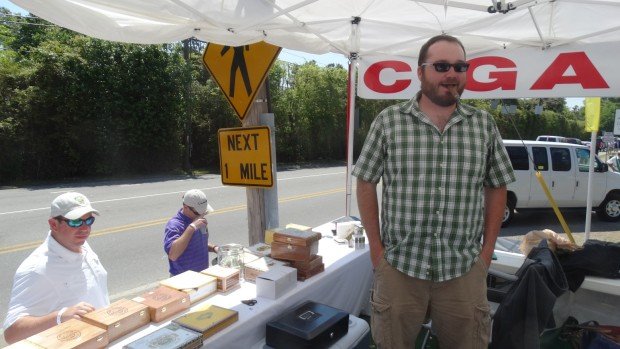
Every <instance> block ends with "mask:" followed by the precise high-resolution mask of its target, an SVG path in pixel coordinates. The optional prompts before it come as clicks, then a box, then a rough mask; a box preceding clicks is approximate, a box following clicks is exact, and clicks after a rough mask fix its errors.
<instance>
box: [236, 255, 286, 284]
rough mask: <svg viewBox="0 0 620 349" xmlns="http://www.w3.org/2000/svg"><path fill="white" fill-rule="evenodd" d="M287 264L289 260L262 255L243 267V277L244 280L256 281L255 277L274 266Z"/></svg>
mask: <svg viewBox="0 0 620 349" xmlns="http://www.w3.org/2000/svg"><path fill="white" fill-rule="evenodd" d="M278 265H281V266H288V265H289V262H286V261H279V260H276V259H273V258H269V257H262V258H259V259H257V260H255V261H254V262H251V263H248V264H246V265H245V267H244V269H243V277H244V279H245V281H250V282H256V277H257V276H258V275H260V274H261V273H264V272H266V271H268V270H269V269H271V268H272V267H274V266H278Z"/></svg>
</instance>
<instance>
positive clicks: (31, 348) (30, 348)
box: [4, 339, 43, 349]
mask: <svg viewBox="0 0 620 349" xmlns="http://www.w3.org/2000/svg"><path fill="white" fill-rule="evenodd" d="M42 348H43V347H42V346H40V345H36V344H34V343H32V342H29V341H28V340H26V339H22V340H21V341H19V342H15V343H13V344H11V345H8V346H6V347H4V349H42Z"/></svg>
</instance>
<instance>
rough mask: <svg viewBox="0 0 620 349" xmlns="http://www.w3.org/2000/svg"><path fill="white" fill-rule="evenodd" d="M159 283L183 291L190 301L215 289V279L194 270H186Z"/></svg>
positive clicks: (199, 298)
mask: <svg viewBox="0 0 620 349" xmlns="http://www.w3.org/2000/svg"><path fill="white" fill-rule="evenodd" d="M159 284H160V285H162V286H166V287H170V288H173V289H175V290H178V291H182V292H185V293H186V294H188V295H189V300H190V302H191V303H195V302H197V301H199V300H201V299H203V298H205V297H207V296H209V295H211V294H213V293H215V292H216V291H217V279H216V278H214V277H213V276H209V275H205V274H202V273H199V272H196V271H192V270H188V271H186V272H183V273H181V274H179V275H175V276H173V277H171V278H168V279H165V280H162V281H160V282H159Z"/></svg>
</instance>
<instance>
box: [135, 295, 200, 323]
mask: <svg viewBox="0 0 620 349" xmlns="http://www.w3.org/2000/svg"><path fill="white" fill-rule="evenodd" d="M133 301H135V302H138V303H142V304H144V305H146V306H147V307H149V314H150V316H151V321H153V322H160V321H163V320H165V319H167V318H169V317H171V316H173V315H175V314H178V313H180V312H182V311H183V310H185V309H189V307H190V305H191V303H190V301H189V295H188V294H187V293H185V292H181V291H178V290H174V289H172V288H170V287H166V286H159V287H158V288H156V289H154V290H151V291H148V292H146V293H144V294H142V295H140V296H139V297H136V298H134V299H133Z"/></svg>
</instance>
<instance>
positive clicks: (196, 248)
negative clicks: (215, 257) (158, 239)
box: [164, 210, 209, 275]
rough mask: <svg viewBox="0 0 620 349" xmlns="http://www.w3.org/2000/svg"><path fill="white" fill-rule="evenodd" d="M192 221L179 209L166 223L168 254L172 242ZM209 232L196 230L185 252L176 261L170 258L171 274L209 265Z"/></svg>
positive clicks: (199, 269) (165, 248)
mask: <svg viewBox="0 0 620 349" xmlns="http://www.w3.org/2000/svg"><path fill="white" fill-rule="evenodd" d="M190 223H192V220H191V218H189V217H187V216H186V215H184V214H183V213H182V210H179V212H177V214H176V215H175V216H174V217H172V218H171V219H170V220H169V221H168V223H167V224H166V230H165V231H164V232H165V234H164V251H166V255H167V254H168V253H169V252H170V246H171V245H172V243H173V242H174V241H175V240H176V239H178V238H179V237H181V235H182V234H183V232H184V231H185V229H187V226H188V225H190ZM208 240H209V233H208V231H207V233H205V234H203V233H201V232H200V230H197V231H195V232H194V235H192V239H191V240H190V241H189V244H188V245H187V248H186V249H185V252H183V254H181V256H180V257H179V258H177V260H176V261H174V262H173V261H171V260H170V259H168V263H169V264H170V274H172V275H177V274H180V273H182V272H184V271H187V270H193V271H197V272H200V271H202V270H205V269H207V268H208V267H209V247H208V246H209V245H208Z"/></svg>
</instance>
